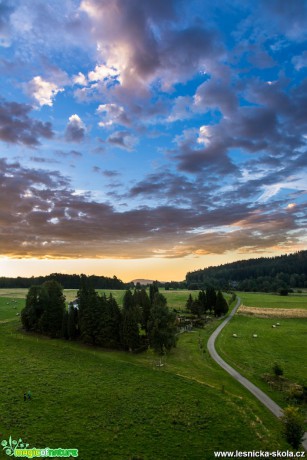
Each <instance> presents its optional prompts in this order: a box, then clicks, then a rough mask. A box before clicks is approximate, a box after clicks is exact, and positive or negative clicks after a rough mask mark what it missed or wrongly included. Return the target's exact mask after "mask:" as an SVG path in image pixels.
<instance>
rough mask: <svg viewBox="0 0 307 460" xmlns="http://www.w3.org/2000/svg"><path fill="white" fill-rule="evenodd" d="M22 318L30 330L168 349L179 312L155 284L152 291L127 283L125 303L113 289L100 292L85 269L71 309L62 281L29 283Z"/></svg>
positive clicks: (140, 348) (105, 343)
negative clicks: (120, 304)
mask: <svg viewBox="0 0 307 460" xmlns="http://www.w3.org/2000/svg"><path fill="white" fill-rule="evenodd" d="M21 321H22V325H23V327H24V329H25V330H26V331H32V332H36V333H41V334H44V335H48V336H50V337H53V338H55V337H61V338H65V339H67V340H80V341H81V342H83V343H86V344H91V345H95V346H101V347H105V348H111V349H121V350H127V351H134V352H136V351H143V350H146V349H147V348H148V347H151V348H152V349H153V350H154V351H155V352H156V353H158V354H159V355H163V354H164V353H166V352H167V351H169V350H170V349H171V348H172V347H174V346H175V345H176V315H175V313H174V312H171V311H170V310H169V308H168V306H167V301H166V298H165V297H164V296H163V295H162V294H161V293H160V292H159V289H158V287H157V285H156V284H153V285H151V286H150V290H149V295H148V293H147V292H146V290H145V289H140V290H138V289H135V290H134V291H131V290H130V289H127V290H126V292H125V294H124V298H123V307H122V309H120V308H119V306H118V304H117V302H116V300H115V299H114V297H113V296H112V294H110V295H109V296H106V295H105V294H104V293H103V294H102V295H99V294H98V293H97V292H96V290H95V288H94V287H93V285H92V283H91V279H90V277H86V276H85V275H82V276H81V286H80V289H79V291H78V294H77V299H76V302H72V303H70V304H69V306H68V309H67V308H66V304H65V297H64V295H63V287H62V286H61V285H60V284H59V283H58V282H57V281H55V280H48V281H45V282H44V283H43V284H42V285H39V286H31V287H30V289H29V291H28V294H27V297H26V304H25V308H24V309H23V310H22V312H21Z"/></svg>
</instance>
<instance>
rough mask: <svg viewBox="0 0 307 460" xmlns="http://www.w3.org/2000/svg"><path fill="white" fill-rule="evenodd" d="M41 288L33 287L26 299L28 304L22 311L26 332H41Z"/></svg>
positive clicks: (22, 320)
mask: <svg viewBox="0 0 307 460" xmlns="http://www.w3.org/2000/svg"><path fill="white" fill-rule="evenodd" d="M41 290H42V287H41V286H31V287H30V289H29V291H28V293H27V297H26V304H25V307H24V308H23V310H22V311H21V322H22V325H23V327H24V328H25V329H26V331H36V332H39V320H40V318H41V316H42V314H43V311H44V309H43V305H42V302H41V295H40V294H41Z"/></svg>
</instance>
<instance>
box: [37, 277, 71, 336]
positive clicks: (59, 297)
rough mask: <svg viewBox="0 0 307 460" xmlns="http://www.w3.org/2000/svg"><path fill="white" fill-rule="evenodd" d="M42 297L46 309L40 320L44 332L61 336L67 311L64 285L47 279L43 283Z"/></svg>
mask: <svg viewBox="0 0 307 460" xmlns="http://www.w3.org/2000/svg"><path fill="white" fill-rule="evenodd" d="M40 299H41V303H42V307H43V310H44V311H43V314H42V315H41V317H40V320H39V325H40V328H41V331H42V333H43V334H47V335H49V336H50V337H58V336H60V335H61V332H62V323H63V315H64V312H65V311H66V306H65V297H64V295H63V288H62V286H61V285H60V284H59V283H58V282H57V281H54V280H50V281H46V282H45V283H44V284H43V285H42V289H41V292H40Z"/></svg>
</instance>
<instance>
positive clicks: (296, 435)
mask: <svg viewBox="0 0 307 460" xmlns="http://www.w3.org/2000/svg"><path fill="white" fill-rule="evenodd" d="M281 421H282V423H283V433H284V436H285V438H286V439H287V441H288V443H289V444H290V445H291V446H292V447H293V448H294V449H298V448H299V447H300V445H301V442H302V440H303V436H304V418H303V416H302V415H301V414H300V412H299V410H298V408H296V407H292V406H289V407H287V408H286V409H285V410H284V415H283V417H282V418H281Z"/></svg>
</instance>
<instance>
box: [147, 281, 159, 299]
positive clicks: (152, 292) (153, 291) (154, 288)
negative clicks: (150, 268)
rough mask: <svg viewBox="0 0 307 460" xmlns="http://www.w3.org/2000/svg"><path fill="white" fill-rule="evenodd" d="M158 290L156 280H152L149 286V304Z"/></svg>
mask: <svg viewBox="0 0 307 460" xmlns="http://www.w3.org/2000/svg"><path fill="white" fill-rule="evenodd" d="M158 292H159V288H158V284H157V282H156V281H154V282H153V283H152V284H151V285H150V286H149V299H150V303H151V305H153V302H154V298H155V295H156V293H158Z"/></svg>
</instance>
